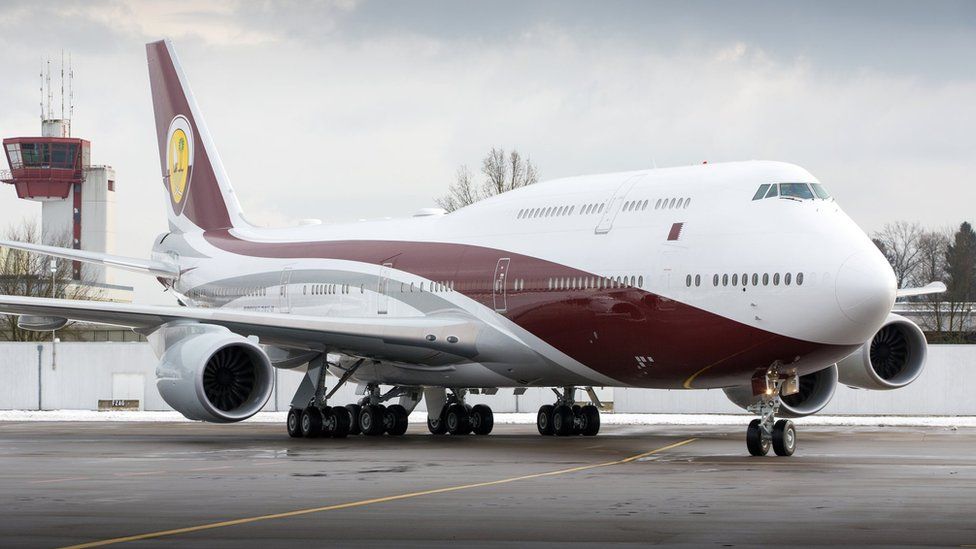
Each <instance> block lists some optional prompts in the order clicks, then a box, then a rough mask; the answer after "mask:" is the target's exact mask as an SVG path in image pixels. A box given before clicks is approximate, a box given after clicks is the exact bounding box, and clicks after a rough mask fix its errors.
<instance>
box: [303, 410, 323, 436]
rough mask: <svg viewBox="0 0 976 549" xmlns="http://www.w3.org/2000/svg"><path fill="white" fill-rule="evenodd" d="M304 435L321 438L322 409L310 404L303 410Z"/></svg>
mask: <svg viewBox="0 0 976 549" xmlns="http://www.w3.org/2000/svg"><path fill="white" fill-rule="evenodd" d="M301 428H302V436H303V437H305V438H319V436H321V435H322V410H319V409H318V408H317V407H315V406H309V407H308V408H305V409H304V410H302V427H301Z"/></svg>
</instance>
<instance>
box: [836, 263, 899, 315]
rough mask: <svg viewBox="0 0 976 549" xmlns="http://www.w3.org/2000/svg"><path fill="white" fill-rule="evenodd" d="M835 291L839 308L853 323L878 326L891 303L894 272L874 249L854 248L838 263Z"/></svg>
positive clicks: (894, 287) (889, 310)
mask: <svg viewBox="0 0 976 549" xmlns="http://www.w3.org/2000/svg"><path fill="white" fill-rule="evenodd" d="M835 280H836V287H835V293H836V294H837V305H838V306H839V307H840V310H841V312H842V313H843V314H844V316H846V317H847V318H848V319H850V320H851V321H852V322H854V323H856V324H861V325H864V326H870V327H872V328H875V327H877V326H880V325H881V323H882V322H883V321H884V319H885V318H887V317H888V314H889V313H890V312H891V308H892V306H893V305H894V303H895V292H896V290H897V287H896V286H897V285H896V283H895V274H894V272H892V270H891V266H890V265H889V264H888V261H887V260H886V259H885V257H884V256H883V255H881V253H880V252H878V251H877V250H865V251H860V252H857V253H855V254H853V255H851V256H850V257H848V258H847V260H845V261H844V263H843V264H842V265H841V266H840V270H839V271H838V272H837V278H836V279H835Z"/></svg>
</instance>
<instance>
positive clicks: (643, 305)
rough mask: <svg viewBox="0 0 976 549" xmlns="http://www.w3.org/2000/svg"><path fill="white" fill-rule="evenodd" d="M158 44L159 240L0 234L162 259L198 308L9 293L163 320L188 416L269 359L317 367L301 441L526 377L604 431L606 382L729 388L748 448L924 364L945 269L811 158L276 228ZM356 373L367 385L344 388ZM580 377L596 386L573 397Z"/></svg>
mask: <svg viewBox="0 0 976 549" xmlns="http://www.w3.org/2000/svg"><path fill="white" fill-rule="evenodd" d="M146 49H147V54H148V60H149V80H150V84H151V88H152V99H153V107H154V111H155V118H156V133H157V138H158V141H159V160H160V164H161V166H162V184H163V188H164V189H165V191H166V196H167V198H166V202H167V203H166V206H165V207H166V211H167V214H168V216H169V231H168V232H167V233H165V234H162V235H160V236H159V237H158V238H157V239H156V240H155V243H154V245H153V252H152V259H136V258H128V257H119V256H114V255H107V254H100V253H92V252H86V251H82V250H78V249H64V248H56V247H52V246H45V245H34V244H26V243H17V242H0V244H2V245H4V246H8V247H10V248H16V249H21V250H28V251H32V252H38V253H42V254H48V255H51V256H56V257H60V258H66V259H70V260H73V261H82V262H90V263H95V264H100V265H104V266H110V267H116V268H121V269H128V270H132V271H137V272H142V273H146V274H149V275H151V276H154V277H156V278H158V280H159V281H160V283H161V284H163V285H164V286H165V287H166V288H167V289H169V290H170V291H171V292H172V293H173V294H174V295H175V296H177V297H178V299H179V302H180V305H182V306H181V307H164V306H146V305H138V304H120V303H106V302H94V301H72V300H61V299H44V298H33V297H15V296H0V312H3V313H9V314H15V315H22V316H21V318H20V319H19V322H20V324H21V325H22V326H25V327H33V328H34V329H43V330H51V329H52V328H57V327H60V326H63V325H65V324H66V323H67V322H69V321H87V322H96V323H104V324H111V325H115V326H125V327H129V328H132V329H133V330H135V331H137V332H139V333H142V334H145V335H146V336H147V337H148V339H149V341H150V342H151V344H152V346H153V348H154V350H155V352H156V354H157V356H158V357H159V366H158V368H157V370H156V372H157V387H158V388H159V392H160V394H161V395H162V397H163V398H164V399H165V400H166V402H167V403H169V405H170V406H172V407H173V408H174V409H176V410H178V411H179V412H181V413H182V414H183V415H185V416H186V417H188V418H190V419H194V420H202V421H211V422H234V421H241V420H243V419H246V418H248V417H250V416H252V415H253V414H255V413H256V412H258V411H259V410H260V409H261V408H262V407H263V406H264V405H265V403H266V402H267V401H268V398H269V396H270V395H271V394H272V388H273V387H272V385H273V383H274V381H273V380H274V375H273V368H300V369H303V370H304V371H305V372H306V375H305V377H304V378H303V381H302V383H301V385H300V387H299V389H298V391H297V393H296V394H295V396H294V398H293V399H292V403H291V405H292V408H291V411H290V412H289V414H288V422H287V423H288V425H287V427H288V434H289V435H291V436H293V437H319V436H326V437H344V436H347V435H348V434H351V433H354V434H355V433H362V434H364V435H371V436H376V435H382V434H384V433H386V434H389V435H402V434H403V433H404V432H405V431H406V430H407V415H408V413H409V412H410V411H411V410H413V408H414V407H415V406H416V405H417V404H418V402H419V401H420V399H421V398H424V399H426V403H427V410H428V412H427V413H428V420H427V426H428V428H429V430H430V432H431V433H433V434H435V435H442V434H445V433H450V434H452V435H466V434H469V433H472V432H473V433H476V434H479V435H486V434H488V433H490V432H491V430H492V425H493V415H492V411H491V409H490V408H489V407H488V406H485V405H477V406H474V407H471V406H469V405H467V404H466V403H465V396H466V395H467V394H470V392H471V391H474V390H478V391H480V392H484V393H486V394H493V393H494V392H495V391H497V390H498V389H499V388H515V391H524V390H525V389H524V388H527V387H547V388H553V391H554V392H555V393H556V398H555V401H554V402H553V404H551V405H545V406H542V407H541V408H540V409H539V412H538V420H537V426H538V430H539V433H540V434H542V435H553V434H554V435H559V436H567V435H578V434H582V435H596V434H597V432H598V431H599V430H600V412H599V401H598V400H597V398H596V394H595V392H594V391H593V390H592V387H594V386H604V387H607V386H612V387H646V388H654V389H710V388H721V389H723V390H724V391H725V393H726V395H728V398H729V399H731V400H732V402H734V403H735V404H737V405H739V406H741V407H742V408H744V409H746V410H748V411H750V412H752V413H754V414H756V415H757V416H758V417H757V419H754V420H752V422H751V423H750V424H749V427H748V429H747V434H746V442H747V447H748V449H749V452H750V453H752V454H753V455H765V454H766V453H768V451H769V448H770V446H772V448H773V449H774V450H775V453H776V454H778V455H791V454H792V453H793V451H794V449H795V447H796V432H795V429H794V426H793V424H792V422H790V421H789V420H788V419H778V420H777V416H780V417H784V418H789V417H798V416H804V415H808V414H813V413H816V412H817V411H819V410H821V409H822V408H823V407H824V406H825V405H826V404H827V402H828V401H829V400H830V398H831V396H832V395H833V393H834V389H835V387H836V386H837V384H838V383H843V384H845V385H849V386H853V387H860V388H863V389H875V390H886V389H894V388H898V387H902V386H905V385H907V384H909V383H911V382H912V381H913V380H914V379H915V378H916V377H918V375H919V373H920V372H921V371H922V368H923V366H924V364H925V356H926V342H925V337H924V336H923V334H922V332H921V330H920V329H919V328H918V327H917V326H916V325H915V324H913V323H912V322H910V321H909V320H907V319H904V318H901V317H899V316H896V315H893V314H891V309H892V305H893V304H894V301H895V299H896V297H898V296H905V295H920V294H924V293H935V292H939V291H944V289H945V287H944V285H941V283H933V284H931V285H929V286H927V287H925V288H913V289H907V290H899V289H897V288H896V285H895V277H894V275H893V273H892V271H891V268H890V267H889V265H888V263H887V261H885V258H884V256H883V255H882V254H881V253H880V252H879V251H878V250H877V249H876V247H875V246H874V244H872V242H871V240H870V239H869V238H868V237H867V236H866V235H865V234H864V232H862V231H861V230H860V229H859V228H858V227H857V225H855V224H854V222H853V221H851V219H850V218H848V217H847V215H845V214H844V212H843V211H842V210H841V208H840V206H839V205H838V204H837V203H836V202H835V201H834V200H833V199H832V198H831V196H830V194H829V193H828V191H827V189H826V188H825V187H824V186H823V185H822V184H821V183H820V182H819V181H817V179H816V178H815V177H814V176H813V175H811V174H810V173H809V172H807V171H806V170H804V169H803V168H800V167H798V166H794V165H791V164H785V163H781V162H733V163H725V164H706V165H699V166H689V167H680V168H667V169H651V170H639V171H631V172H621V173H611V174H602V175H593V176H584V177H571V178H566V179H558V180H554V181H547V182H543V183H538V184H535V185H531V186H528V187H525V188H521V189H518V190H514V191H510V192H507V193H504V194H501V195H499V196H495V197H492V198H489V199H486V200H483V201H481V202H478V203H477V204H474V205H471V206H467V207H465V208H462V209H460V210H458V211H455V212H452V213H445V212H443V211H441V210H433V209H431V210H423V211H421V212H419V213H417V214H415V215H413V216H412V217H408V218H404V219H387V220H380V221H369V222H357V223H347V224H333V225H305V226H299V227H292V228H284V229H268V228H260V227H256V226H254V225H252V224H250V223H248V222H247V220H246V219H245V217H244V215H243V213H242V212H241V207H240V205H239V203H238V200H237V196H236V194H235V193H234V190H233V188H232V187H231V185H230V181H229V180H228V178H227V175H226V174H225V173H224V168H223V166H222V164H221V162H220V157H219V156H218V155H217V149H216V147H215V145H214V143H213V141H212V140H211V137H210V134H209V133H208V131H207V127H206V125H205V123H204V121H203V117H202V116H201V113H200V109H199V107H198V106H197V103H196V101H195V99H194V97H193V95H192V93H191V92H190V88H189V86H188V84H187V78H186V75H185V74H184V73H183V70H182V68H181V66H180V63H179V61H178V59H177V57H176V53H175V51H174V49H173V46H172V44H171V43H170V42H169V41H160V42H154V43H151V44H148V45H147V48H146ZM326 370H328V371H329V372H332V373H333V374H334V375H335V376H337V381H336V383H335V384H333V385H334V386H332V387H331V388H330V387H327V386H326V376H325V372H326ZM330 379H331V378H330ZM349 382H354V383H357V384H359V386H360V389H361V391H360V394H362V395H363V398H362V399H361V400H360V401H359V402H357V403H352V404H348V405H347V406H330V405H329V404H332V402H331V397H332V395H333V394H334V393H335V390H336V389H337V388H338V386H340V385H342V384H345V383H349ZM381 386H387V387H392V388H390V389H388V390H386V391H383V390H381ZM577 388H586V389H587V392H588V394H589V395H590V399H591V400H592V401H593V402H592V403H589V404H586V405H581V404H580V403H577V402H575V401H574V395H575V394H576V389H577ZM393 400H395V401H396V403H391V401H393ZM384 403H390V404H389V405H384Z"/></svg>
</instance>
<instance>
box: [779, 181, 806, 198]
mask: <svg viewBox="0 0 976 549" xmlns="http://www.w3.org/2000/svg"><path fill="white" fill-rule="evenodd" d="M779 194H780V196H782V197H783V198H799V199H800V200H813V193H812V192H810V187H809V186H808V185H807V184H806V183H780V184H779Z"/></svg>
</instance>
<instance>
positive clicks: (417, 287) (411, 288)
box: [400, 281, 454, 294]
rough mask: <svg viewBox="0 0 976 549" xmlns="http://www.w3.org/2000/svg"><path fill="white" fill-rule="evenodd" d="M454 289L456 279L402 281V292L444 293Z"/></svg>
mask: <svg viewBox="0 0 976 549" xmlns="http://www.w3.org/2000/svg"><path fill="white" fill-rule="evenodd" d="M453 291H454V281H449V282H440V281H434V282H431V283H430V284H428V283H426V282H421V283H420V284H417V283H416V282H411V283H410V284H407V283H406V282H401V283H400V293H401V294H405V293H410V292H432V293H435V294H436V293H444V292H453Z"/></svg>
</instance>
